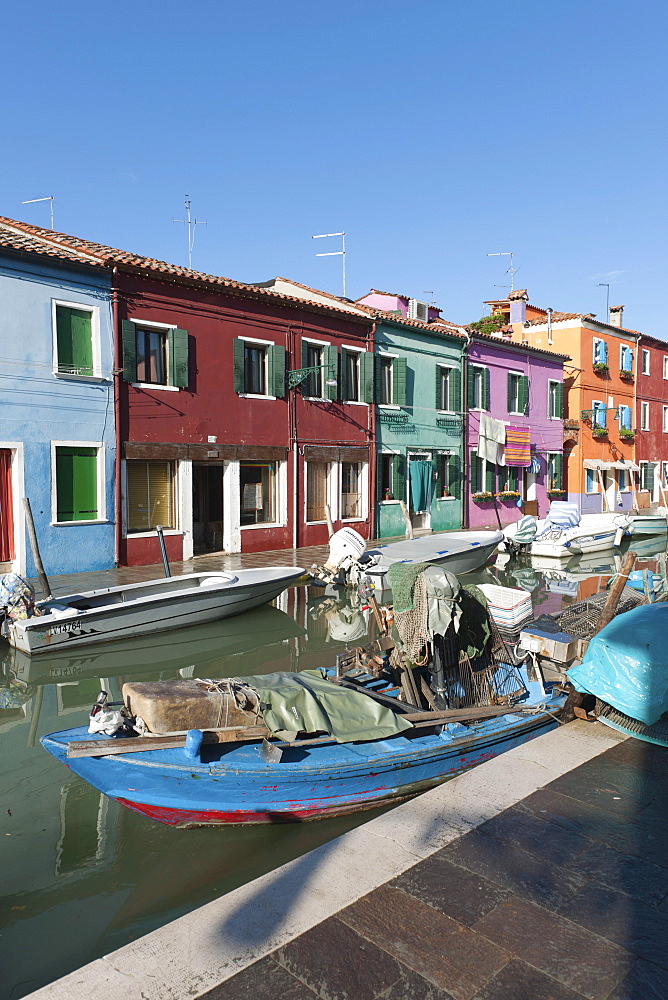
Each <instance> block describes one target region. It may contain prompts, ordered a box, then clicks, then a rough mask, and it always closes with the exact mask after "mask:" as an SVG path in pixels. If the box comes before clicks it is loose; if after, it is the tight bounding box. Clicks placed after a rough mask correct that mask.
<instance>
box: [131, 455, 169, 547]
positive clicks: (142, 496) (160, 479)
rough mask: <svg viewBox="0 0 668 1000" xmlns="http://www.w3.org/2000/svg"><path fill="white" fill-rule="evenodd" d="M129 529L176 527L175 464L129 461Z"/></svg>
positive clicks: (132, 530) (142, 529) (143, 529)
mask: <svg viewBox="0 0 668 1000" xmlns="http://www.w3.org/2000/svg"><path fill="white" fill-rule="evenodd" d="M125 469H126V479H127V526H128V527H127V530H128V534H130V533H132V532H137V531H154V530H155V528H157V526H158V525H160V526H161V527H163V528H175V527H176V520H175V512H174V511H175V504H174V463H173V462H160V461H151V462H140V461H135V460H133V461H128V462H126V467H125Z"/></svg>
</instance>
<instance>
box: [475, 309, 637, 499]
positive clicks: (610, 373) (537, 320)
mask: <svg viewBox="0 0 668 1000" xmlns="http://www.w3.org/2000/svg"><path fill="white" fill-rule="evenodd" d="M522 296H523V297H522V298H520V299H519V300H516V301H515V303H514V305H515V311H514V315H513V317H512V322H511V325H510V327H509V330H510V332H511V335H512V338H513V341H515V342H520V343H523V344H526V345H529V346H532V347H539V348H541V349H549V350H553V351H560V352H562V353H563V354H567V355H568V356H569V357H570V359H571V361H570V362H569V363H567V364H566V367H565V376H564V464H565V468H566V489H567V491H568V499H569V500H571V501H574V502H577V503H578V504H579V506H580V509H581V510H582V512H583V513H594V512H598V511H601V510H603V511H605V510H629V509H630V508H631V507H632V506H633V499H634V491H633V483H632V476H631V472H632V470H633V468H634V458H635V427H634V414H635V405H636V380H637V378H638V375H637V362H638V357H637V346H638V341H639V338H640V334H639V333H638V332H637V331H635V330H629V329H626V328H625V327H624V326H623V325H622V319H623V309H622V307H621V306H617V307H613V308H612V309H611V310H610V322H608V323H603V322H601V321H600V320H597V319H596V318H595V317H594V316H593V315H591V314H586V315H583V314H579V313H563V312H555V311H553V310H551V309H538V308H537V307H535V306H529V305H528V295H527V294H526V291H523V292H522ZM492 308H493V310H494V308H495V305H494V304H493V305H492ZM509 311H510V310H509ZM536 314H539V315H536Z"/></svg>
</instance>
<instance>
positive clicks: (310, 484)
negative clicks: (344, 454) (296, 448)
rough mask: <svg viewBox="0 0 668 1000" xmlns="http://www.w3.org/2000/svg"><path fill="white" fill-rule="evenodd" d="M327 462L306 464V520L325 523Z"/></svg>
mask: <svg viewBox="0 0 668 1000" xmlns="http://www.w3.org/2000/svg"><path fill="white" fill-rule="evenodd" d="M328 474H329V463H328V462H307V463H306V520H307V521H326V520H327V517H326V514H325V507H326V506H327V480H328Z"/></svg>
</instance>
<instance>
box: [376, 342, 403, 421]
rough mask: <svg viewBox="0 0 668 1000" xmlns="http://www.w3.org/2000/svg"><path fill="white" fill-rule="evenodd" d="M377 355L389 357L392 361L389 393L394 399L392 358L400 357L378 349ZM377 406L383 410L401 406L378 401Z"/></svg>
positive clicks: (396, 408) (395, 408) (398, 408)
mask: <svg viewBox="0 0 668 1000" xmlns="http://www.w3.org/2000/svg"><path fill="white" fill-rule="evenodd" d="M378 356H379V357H380V358H390V359H391V361H392V367H391V370H390V395H391V397H392V399H394V360H395V358H398V357H400V355H399V354H390V353H389V351H378ZM378 406H382V407H383V409H385V410H400V409H401V407H400V406H399V405H398V404H397V403H394V402H393V403H378Z"/></svg>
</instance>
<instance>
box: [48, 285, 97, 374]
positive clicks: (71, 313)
mask: <svg viewBox="0 0 668 1000" xmlns="http://www.w3.org/2000/svg"><path fill="white" fill-rule="evenodd" d="M54 313H55V327H56V365H55V368H56V371H57V372H58V373H59V374H60V375H87V376H89V377H90V376H92V375H94V374H95V370H94V364H93V318H94V313H93V310H92V309H84V308H82V307H81V306H73V305H66V304H65V303H61V302H55V303H54Z"/></svg>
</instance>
